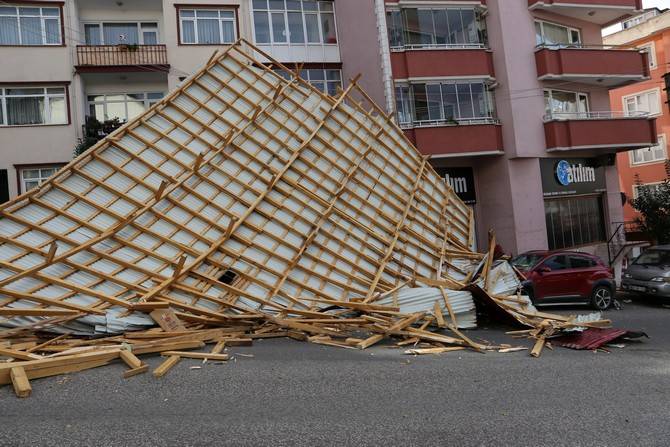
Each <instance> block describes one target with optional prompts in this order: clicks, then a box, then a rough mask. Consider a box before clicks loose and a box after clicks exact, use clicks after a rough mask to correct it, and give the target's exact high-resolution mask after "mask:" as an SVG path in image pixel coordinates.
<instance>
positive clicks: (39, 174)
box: [19, 165, 62, 193]
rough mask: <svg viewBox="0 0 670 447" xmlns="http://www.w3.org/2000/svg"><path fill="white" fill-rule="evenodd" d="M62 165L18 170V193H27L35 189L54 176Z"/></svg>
mask: <svg viewBox="0 0 670 447" xmlns="http://www.w3.org/2000/svg"><path fill="white" fill-rule="evenodd" d="M61 166H62V165H49V166H40V167H30V168H20V169H19V183H20V186H21V191H20V193H24V192H28V191H30V190H31V189H33V188H37V187H38V186H40V185H41V184H42V183H44V182H45V181H47V180H48V179H49V177H51V176H52V175H54V174H55V173H56V172H57V171H58V169H59V168H60V167H61Z"/></svg>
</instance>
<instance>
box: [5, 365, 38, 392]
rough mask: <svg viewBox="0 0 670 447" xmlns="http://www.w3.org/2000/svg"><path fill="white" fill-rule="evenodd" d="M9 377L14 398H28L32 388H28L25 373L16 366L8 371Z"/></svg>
mask: <svg viewBox="0 0 670 447" xmlns="http://www.w3.org/2000/svg"><path fill="white" fill-rule="evenodd" d="M10 375H11V378H12V385H13V386H14V392H15V393H16V396H17V397H20V398H25V397H30V393H32V391H33V388H32V387H31V386H30V381H29V380H28V376H26V371H25V370H24V369H23V368H22V367H20V366H16V367H14V368H12V369H11V370H10Z"/></svg>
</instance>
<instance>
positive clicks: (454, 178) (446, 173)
mask: <svg viewBox="0 0 670 447" xmlns="http://www.w3.org/2000/svg"><path fill="white" fill-rule="evenodd" d="M435 171H437V173H438V174H440V176H441V177H442V178H444V180H445V181H446V182H447V184H448V185H449V186H451V187H452V188H453V190H454V192H455V193H456V195H457V196H458V198H459V199H461V200H462V201H463V202H465V203H467V204H469V205H472V204H474V203H477V194H476V193H475V174H474V172H473V170H472V168H435Z"/></svg>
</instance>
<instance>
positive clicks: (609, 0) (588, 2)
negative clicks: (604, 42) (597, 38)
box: [528, 0, 642, 26]
mask: <svg viewBox="0 0 670 447" xmlns="http://www.w3.org/2000/svg"><path fill="white" fill-rule="evenodd" d="M528 9H530V10H531V11H534V10H538V11H546V12H553V13H555V14H560V15H562V16H567V17H573V18H575V19H579V20H584V21H586V22H591V23H595V24H597V25H601V26H604V25H608V24H610V23H613V22H616V21H618V20H621V19H625V18H626V17H630V16H631V15H633V14H636V13H638V12H641V11H642V0H528Z"/></svg>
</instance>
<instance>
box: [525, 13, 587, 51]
mask: <svg viewBox="0 0 670 447" xmlns="http://www.w3.org/2000/svg"><path fill="white" fill-rule="evenodd" d="M533 22H534V23H539V24H540V35H541V36H542V40H543V42H542V43H537V41H536V45H537V46H538V47H559V48H563V47H574V46H582V45H583V43H582V30H581V29H579V28H574V27H572V26H568V25H563V24H562V23H556V22H552V21H549V20H544V19H533ZM545 23H546V24H549V25H553V26H558V27H561V28H565V29H566V30H567V31H568V37H569V38H572V32H573V31H576V32H577V35H578V36H579V41H578V42H569V43H561V44H559V43H553V44H547V43H545V42H544V35H545V34H544V24H545Z"/></svg>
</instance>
